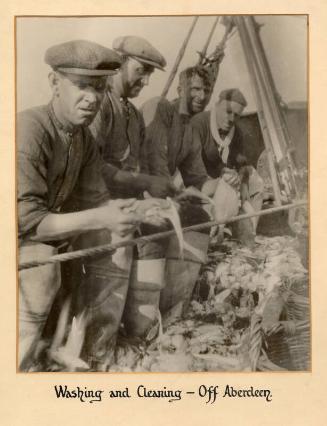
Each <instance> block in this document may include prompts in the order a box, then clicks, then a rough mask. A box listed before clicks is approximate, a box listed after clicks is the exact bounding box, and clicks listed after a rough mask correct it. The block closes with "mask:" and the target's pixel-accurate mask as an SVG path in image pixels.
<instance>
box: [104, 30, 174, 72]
mask: <svg viewBox="0 0 327 426" xmlns="http://www.w3.org/2000/svg"><path fill="white" fill-rule="evenodd" d="M112 47H113V48H114V49H115V50H116V51H117V52H118V53H120V54H121V55H123V56H130V57H132V58H135V59H137V60H138V61H140V62H144V63H146V64H149V65H152V66H153V67H155V68H158V69H160V70H162V71H164V67H165V66H166V63H167V62H166V60H165V58H164V57H163V56H162V54H161V53H160V52H159V51H158V50H157V49H156V48H155V47H153V46H152V44H150V43H149V42H148V41H147V40H145V39H144V38H142V37H137V36H125V37H118V38H116V39H115V40H114V42H113V44H112Z"/></svg>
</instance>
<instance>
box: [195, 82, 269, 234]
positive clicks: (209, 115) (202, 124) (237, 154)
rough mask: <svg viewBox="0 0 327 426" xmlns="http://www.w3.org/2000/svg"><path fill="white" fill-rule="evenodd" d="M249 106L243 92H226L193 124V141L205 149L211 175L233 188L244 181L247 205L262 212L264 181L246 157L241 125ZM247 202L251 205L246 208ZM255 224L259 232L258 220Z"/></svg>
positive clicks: (243, 190) (205, 159) (243, 200)
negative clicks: (238, 123)
mask: <svg viewBox="0 0 327 426" xmlns="http://www.w3.org/2000/svg"><path fill="white" fill-rule="evenodd" d="M246 106H247V101H246V99H245V97H244V95H243V94H242V92H241V91H240V90H239V89H236V88H232V89H226V90H223V91H222V92H221V93H220V94H219V97H218V101H217V102H216V104H215V106H214V107H213V108H212V109H211V111H204V112H202V113H201V114H198V115H197V116H195V117H194V118H193V119H192V120H191V131H192V138H193V141H194V142H195V143H196V144H199V145H201V146H202V159H203V162H204V165H205V167H206V170H207V173H208V175H209V176H210V177H212V178H218V177H222V178H223V179H224V180H225V181H226V182H227V183H228V184H230V185H231V186H237V185H239V182H240V181H241V198H242V202H243V205H245V206H249V203H250V205H251V206H253V208H254V209H255V210H260V209H261V206H262V195H263V181H262V179H261V178H260V176H259V175H258V173H257V172H256V170H255V169H254V168H253V167H252V166H251V165H250V164H249V162H248V160H247V158H246V156H245V154H244V145H243V138H242V132H241V130H240V128H239V127H238V125H237V121H238V120H239V118H240V116H241V115H242V113H243V110H244V108H245V107H246ZM245 201H248V202H247V203H246V204H244V202H245ZM250 208H251V207H250V206H249V209H250ZM253 223H254V227H255V228H256V225H257V220H256V219H254V220H253Z"/></svg>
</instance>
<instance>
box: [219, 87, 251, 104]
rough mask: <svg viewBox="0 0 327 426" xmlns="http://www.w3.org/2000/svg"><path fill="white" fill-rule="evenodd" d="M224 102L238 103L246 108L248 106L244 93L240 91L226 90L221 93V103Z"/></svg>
mask: <svg viewBox="0 0 327 426" xmlns="http://www.w3.org/2000/svg"><path fill="white" fill-rule="evenodd" d="M223 100H226V101H232V102H237V103H238V104H240V105H243V106H244V107H246V106H247V104H248V103H247V102H246V99H245V97H244V95H243V93H242V92H241V91H240V90H239V89H226V90H223V91H222V92H220V94H219V101H223Z"/></svg>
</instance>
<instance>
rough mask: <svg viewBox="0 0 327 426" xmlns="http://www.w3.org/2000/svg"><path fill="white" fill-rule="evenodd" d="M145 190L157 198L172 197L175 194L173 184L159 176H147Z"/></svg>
mask: <svg viewBox="0 0 327 426" xmlns="http://www.w3.org/2000/svg"><path fill="white" fill-rule="evenodd" d="M146 190H147V191H148V192H149V194H151V195H152V197H157V198H166V197H173V196H174V195H175V194H176V193H177V188H176V186H175V185H174V183H173V182H172V181H171V180H170V179H167V178H165V177H161V176H148V177H147V188H146Z"/></svg>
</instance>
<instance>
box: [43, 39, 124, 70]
mask: <svg viewBox="0 0 327 426" xmlns="http://www.w3.org/2000/svg"><path fill="white" fill-rule="evenodd" d="M44 60H45V62H46V63H47V64H48V65H50V66H51V67H52V68H53V69H54V70H58V71H62V72H65V73H68V74H79V75H89V76H105V75H112V74H115V73H116V71H117V69H118V68H119V67H120V65H121V58H120V56H119V55H118V54H117V53H116V52H114V51H113V50H111V49H108V48H106V47H104V46H101V45H100V44H97V43H94V42H92V41H88V40H72V41H68V42H66V43H62V44H57V45H55V46H52V47H50V48H49V49H48V50H47V51H46V52H45V57H44Z"/></svg>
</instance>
